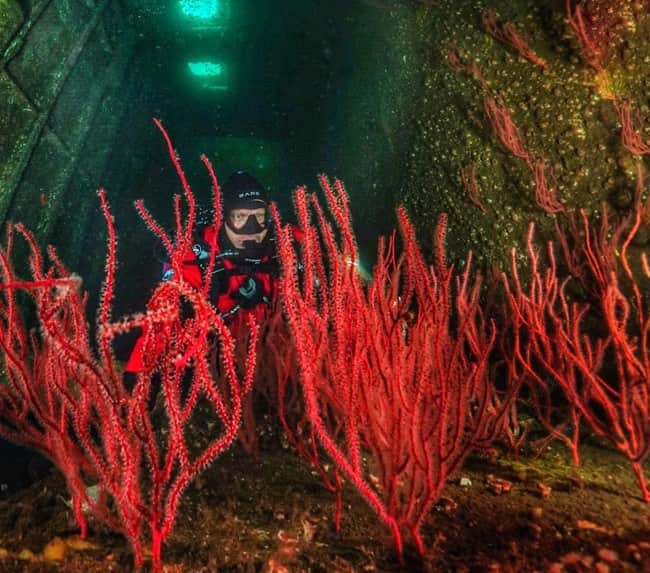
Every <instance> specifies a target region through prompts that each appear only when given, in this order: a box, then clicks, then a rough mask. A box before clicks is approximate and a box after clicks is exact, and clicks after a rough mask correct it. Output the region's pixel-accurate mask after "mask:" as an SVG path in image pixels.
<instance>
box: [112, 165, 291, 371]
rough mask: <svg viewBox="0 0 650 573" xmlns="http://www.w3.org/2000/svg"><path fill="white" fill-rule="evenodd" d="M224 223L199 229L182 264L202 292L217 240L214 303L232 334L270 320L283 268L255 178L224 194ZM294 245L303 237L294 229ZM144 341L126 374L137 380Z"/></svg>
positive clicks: (244, 178)
mask: <svg viewBox="0 0 650 573" xmlns="http://www.w3.org/2000/svg"><path fill="white" fill-rule="evenodd" d="M221 202H222V211H223V220H222V223H221V226H220V228H218V229H217V228H215V227H214V225H212V224H208V225H197V227H196V229H195V230H194V242H193V245H192V253H191V254H190V255H189V256H188V258H187V259H186V260H185V261H184V262H183V277H184V278H185V280H186V281H187V282H188V283H190V284H191V285H192V286H194V287H195V288H197V289H198V288H201V285H202V276H203V274H204V270H205V268H206V267H207V266H208V263H209V260H210V245H211V244H212V242H213V241H214V238H215V235H216V238H217V241H216V248H217V253H216V254H215V264H214V269H213V277H212V283H211V289H210V301H211V302H212V304H213V305H214V306H215V308H216V309H217V310H218V311H219V312H220V313H221V316H222V317H223V319H224V320H225V321H226V324H228V325H229V326H230V327H231V328H232V329H234V330H236V329H237V328H238V327H239V326H240V325H241V324H244V323H245V322H246V315H247V314H250V313H252V314H253V315H254V317H255V319H256V320H257V321H258V322H260V321H262V320H263V319H264V318H265V317H266V316H269V315H270V313H271V310H272V308H273V305H274V304H275V302H276V300H277V296H278V286H279V274H280V262H279V260H278V253H277V244H276V234H275V230H274V228H273V221H272V220H271V217H270V213H269V209H268V205H269V204H268V199H267V195H266V191H265V189H264V187H263V186H262V184H261V183H260V182H259V181H258V180H257V179H255V177H253V176H252V175H249V174H248V173H246V172H244V171H237V172H235V173H233V174H232V175H230V177H228V179H227V180H226V182H225V183H224V184H223V186H222V188H221ZM290 228H291V231H292V234H293V238H294V241H296V242H299V241H300V240H301V238H302V232H301V231H300V229H298V228H297V227H295V226H293V225H292V226H290ZM173 272H174V271H173V269H172V268H171V265H169V263H165V264H164V265H163V273H162V280H163V281H166V280H169V279H171V278H172V276H173ZM143 344H144V336H141V337H140V338H139V339H138V340H137V341H136V344H135V346H134V348H133V351H132V352H131V355H130V357H129V359H128V361H127V364H126V367H125V369H124V372H125V375H129V374H130V375H132V376H134V375H135V374H136V373H137V372H139V371H140V370H141V368H142V346H143Z"/></svg>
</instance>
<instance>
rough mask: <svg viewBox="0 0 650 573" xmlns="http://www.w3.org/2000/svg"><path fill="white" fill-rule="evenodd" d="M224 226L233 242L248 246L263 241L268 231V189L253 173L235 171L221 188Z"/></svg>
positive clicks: (240, 247) (239, 246)
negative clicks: (249, 243)
mask: <svg viewBox="0 0 650 573" xmlns="http://www.w3.org/2000/svg"><path fill="white" fill-rule="evenodd" d="M221 197H222V205H223V216H224V229H225V231H226V235H227V237H228V239H229V240H230V242H231V243H232V244H233V246H234V247H235V248H237V249H244V248H246V243H247V242H254V243H260V242H262V241H263V240H264V238H265V237H266V235H267V233H268V223H269V213H268V208H267V207H268V201H267V198H266V190H265V189H264V187H262V184H261V183H260V182H259V181H258V180H257V179H255V177H253V176H252V175H249V174H248V173H246V172H244V171H236V172H235V173H233V174H232V175H231V176H230V177H228V179H227V180H226V182H225V183H224V184H223V187H222V188H221Z"/></svg>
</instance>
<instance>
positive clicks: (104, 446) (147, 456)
mask: <svg viewBox="0 0 650 573" xmlns="http://www.w3.org/2000/svg"><path fill="white" fill-rule="evenodd" d="M158 126H159V127H160V128H161V130H162V126H161V125H160V123H158ZM162 131H163V134H164V135H165V137H166V138H167V134H166V133H165V132H164V130H162ZM167 141H168V143H169V149H170V153H171V154H172V159H173V160H174V163H175V165H176V167H177V170H178V172H179V176H180V177H181V181H182V182H183V186H184V190H185V198H186V200H187V202H188V205H189V214H188V216H187V219H186V225H185V226H184V225H183V224H182V223H181V221H182V217H181V211H180V197H178V196H177V197H176V202H175V210H176V220H177V225H176V237H175V240H174V241H172V240H171V239H170V238H169V237H168V236H167V235H166V234H165V233H164V231H163V230H162V229H161V227H160V226H159V225H158V224H157V223H156V222H155V221H154V220H153V218H152V217H151V216H150V215H149V214H148V213H147V212H146V210H145V209H144V206H143V205H142V204H141V203H139V205H138V208H139V210H140V212H141V213H142V215H143V218H144V219H145V220H146V221H147V222H148V223H149V226H150V227H151V228H152V229H153V230H154V232H156V234H157V235H158V236H159V237H160V239H161V240H162V241H163V243H164V245H165V246H166V248H167V250H168V255H169V257H170V261H171V262H172V264H173V265H176V266H178V265H179V264H180V261H181V260H182V256H183V254H184V253H185V252H186V249H187V248H188V246H189V241H190V239H191V236H192V235H191V233H192V227H193V224H194V221H193V216H194V215H193V214H194V198H193V196H192V193H191V190H190V189H189V186H188V185H187V182H186V180H185V177H184V175H183V173H182V170H181V169H180V165H179V164H178V160H177V159H176V157H175V155H174V152H173V149H172V147H171V142H169V139H168V138H167ZM204 162H205V163H206V166H207V167H208V169H209V172H210V174H211V176H212V178H213V185H214V191H215V201H216V202H217V204H218V201H219V197H218V193H219V189H218V185H217V184H216V178H214V174H213V172H212V169H211V167H210V164H209V162H208V161H207V160H205V159H204ZM99 195H100V200H101V204H102V208H103V212H104V216H105V219H106V222H107V225H108V236H109V240H108V256H107V265H106V279H105V284H104V291H103V296H102V300H101V305H100V309H99V313H98V323H97V334H96V345H97V349H98V350H97V351H95V350H94V349H93V345H92V343H91V333H90V329H89V326H88V324H87V323H86V320H85V313H84V310H85V309H84V306H85V296H84V295H83V294H82V293H81V291H80V280H79V279H78V278H77V277H75V276H73V275H71V274H70V273H69V272H68V271H67V270H66V269H65V267H64V266H63V264H62V263H61V262H60V261H59V259H58V257H57V256H56V252H55V251H54V249H52V248H50V249H49V251H48V253H49V258H50V261H51V266H49V267H45V263H44V261H43V260H42V257H41V255H40V252H39V249H38V246H37V245H36V243H35V241H34V239H33V237H32V236H31V235H30V233H29V232H28V231H27V230H25V229H24V228H22V227H21V226H16V227H15V229H16V230H17V231H18V232H19V233H20V234H22V236H23V237H24V238H25V239H26V241H27V243H28V245H29V248H30V250H31V256H30V269H31V276H30V277H29V278H28V279H26V280H20V279H18V277H16V275H15V273H14V271H13V264H12V253H13V245H14V235H15V231H14V227H13V226H11V225H9V226H8V234H7V241H6V247H5V248H4V250H2V251H0V276H1V279H2V282H1V283H0V297H1V298H0V346H1V347H2V351H3V358H4V360H3V362H4V369H5V373H6V382H3V383H2V384H0V435H2V436H4V437H6V438H8V439H10V440H12V441H15V442H17V443H21V444H25V445H27V446H30V447H32V448H34V449H36V450H38V451H40V452H41V453H42V454H44V455H45V456H47V457H48V458H50V459H51V460H52V462H53V463H54V464H55V465H56V466H57V467H58V468H59V469H60V470H61V471H62V473H63V474H64V476H65V478H66V481H67V484H68V488H69V490H70V493H71V494H72V502H73V507H74V513H75V516H76V518H77V520H78V522H79V525H80V527H81V532H82V535H85V533H86V519H85V515H84V512H85V511H90V512H91V513H92V514H93V516H94V517H95V518H97V519H99V520H100V521H102V522H104V523H105V524H107V525H108V526H110V527H112V528H113V529H115V530H116V531H121V532H122V533H124V535H125V536H126V537H127V538H128V539H129V541H130V542H131V544H132V546H133V549H134V552H135V560H136V564H137V565H139V564H141V563H142V558H143V543H144V541H145V540H146V539H147V538H150V539H151V544H152V554H153V561H154V565H155V566H156V567H159V566H160V564H161V551H162V543H163V541H164V539H165V538H166V537H167V535H168V534H169V532H170V531H171V529H172V527H173V524H174V519H175V516H176V514H177V510H178V506H179V501H180V498H181V495H182V493H183V491H184V490H185V488H186V487H187V485H188V484H189V483H190V481H191V480H192V479H193V478H194V477H196V475H197V474H198V473H199V472H200V471H201V470H202V469H204V468H205V467H206V466H208V465H209V464H210V463H211V462H212V461H213V460H214V459H215V458H216V457H217V456H218V455H219V454H220V453H221V452H223V451H224V450H225V449H226V448H227V447H228V446H229V445H230V444H231V443H232V442H233V440H234V439H235V438H236V436H237V433H238V431H239V427H240V419H241V412H242V398H243V397H244V396H245V395H246V394H247V393H248V392H249V391H250V388H251V384H252V379H253V373H254V369H255V352H254V348H255V345H256V341H257V327H256V325H254V324H251V325H250V332H251V340H250V346H249V352H248V355H247V357H246V358H245V361H244V362H245V363H244V364H243V365H241V366H242V367H241V368H240V370H241V371H242V372H243V375H240V374H239V373H238V369H237V367H236V366H237V365H236V360H235V353H234V348H235V341H234V338H233V336H232V335H231V333H230V332H229V330H228V328H227V327H226V326H225V324H224V322H223V320H222V319H221V317H220V316H219V314H218V313H217V312H216V311H215V309H214V308H213V307H212V305H211V304H210V302H209V300H208V298H207V296H206V293H205V292H199V291H197V290H195V289H193V288H191V287H190V285H188V284H187V283H185V282H184V281H183V280H182V278H180V279H172V280H169V281H166V282H164V283H161V284H160V285H159V286H158V287H157V288H156V290H155V291H154V293H153V294H152V295H151V298H150V300H149V303H148V305H147V310H146V312H144V313H143V314H139V315H135V316H131V317H127V318H125V319H122V320H120V321H116V322H114V321H113V320H112V317H111V303H112V300H113V288H114V283H115V267H116V237H115V230H114V224H113V219H112V215H111V213H110V212H109V208H108V205H107V202H106V197H105V194H104V192H103V191H100V194H99ZM216 213H219V210H216ZM217 216H218V215H217ZM175 276H176V277H182V273H180V272H178V273H176V275H175ZM208 276H209V275H208ZM19 291H22V292H23V293H26V294H27V295H28V297H29V299H30V301H31V303H32V305H33V307H34V308H35V311H36V318H37V321H38V326H39V331H38V332H34V331H28V330H27V325H26V323H25V320H24V319H23V318H22V315H21V312H20V306H19V304H18V302H17V294H18V292H19ZM181 303H182V304H183V307H184V308H185V309H187V308H188V307H189V308H191V309H192V312H191V313H190V314H191V318H186V317H184V316H183V314H182V313H181ZM134 328H142V329H143V331H144V332H145V336H146V342H145V346H146V349H147V351H146V353H145V356H146V359H145V363H144V368H143V370H142V371H141V372H140V373H138V376H137V382H136V384H135V386H134V388H133V389H132V390H131V391H127V390H126V389H125V388H124V386H123V384H122V380H121V376H120V374H119V372H118V366H117V363H116V360H115V357H114V355H113V350H112V342H113V339H114V337H115V336H117V335H119V334H121V333H123V332H127V331H131V330H133V329H134ZM214 341H217V342H218V343H219V358H220V361H221V368H220V374H219V375H217V373H216V372H215V369H214V368H213V367H212V366H211V364H210V357H211V356H213V352H212V350H211V347H212V345H213V344H214ZM182 389H184V390H185V391H184V392H182ZM155 392H159V394H160V395H159V396H158V399H159V400H160V401H162V404H163V407H162V412H163V413H164V417H163V416H158V417H157V418H156V422H155V423H154V420H153V412H152V411H151V409H150V407H149V405H148V402H149V400H150V395H152V393H155ZM201 400H203V402H204V403H207V404H208V405H209V406H210V407H211V409H212V411H213V412H214V415H215V418H216V421H217V422H218V423H217V424H215V428H216V431H215V433H214V435H211V436H209V437H208V439H207V445H206V446H205V447H204V448H203V449H202V450H201V451H198V452H197V451H194V450H195V448H194V447H193V446H192V444H191V443H190V442H189V441H188V440H189V435H188V429H189V426H190V425H191V420H192V414H193V412H194V411H195V410H196V408H197V405H198V404H199V403H200V401H201ZM163 434H167V435H166V436H165V437H163ZM91 486H96V487H97V488H98V491H99V494H98V495H97V496H93V495H90V493H89V492H90V491H91V489H90V488H91ZM147 529H148V531H147Z"/></svg>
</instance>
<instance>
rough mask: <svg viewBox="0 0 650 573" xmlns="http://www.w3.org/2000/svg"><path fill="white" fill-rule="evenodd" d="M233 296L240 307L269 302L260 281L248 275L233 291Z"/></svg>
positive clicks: (250, 306) (251, 306)
mask: <svg viewBox="0 0 650 573" xmlns="http://www.w3.org/2000/svg"><path fill="white" fill-rule="evenodd" d="M233 298H234V299H235V301H236V302H237V304H238V305H239V306H240V307H241V308H253V307H255V306H257V305H258V304H259V303H260V302H265V303H267V304H268V302H269V297H268V294H267V293H266V292H265V289H264V285H263V284H262V281H261V280H259V279H257V278H255V277H248V278H247V279H246V280H245V281H244V282H243V284H242V285H241V286H240V287H239V288H238V289H237V290H236V291H235V292H234V293H233Z"/></svg>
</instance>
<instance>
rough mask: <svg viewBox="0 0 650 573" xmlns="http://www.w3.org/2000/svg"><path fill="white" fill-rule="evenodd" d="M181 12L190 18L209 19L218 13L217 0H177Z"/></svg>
mask: <svg viewBox="0 0 650 573" xmlns="http://www.w3.org/2000/svg"><path fill="white" fill-rule="evenodd" d="M179 5H180V7H181V12H183V14H185V16H189V17H190V18H198V19H199V20H211V19H212V18H215V17H216V16H217V14H218V13H219V0H179Z"/></svg>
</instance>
